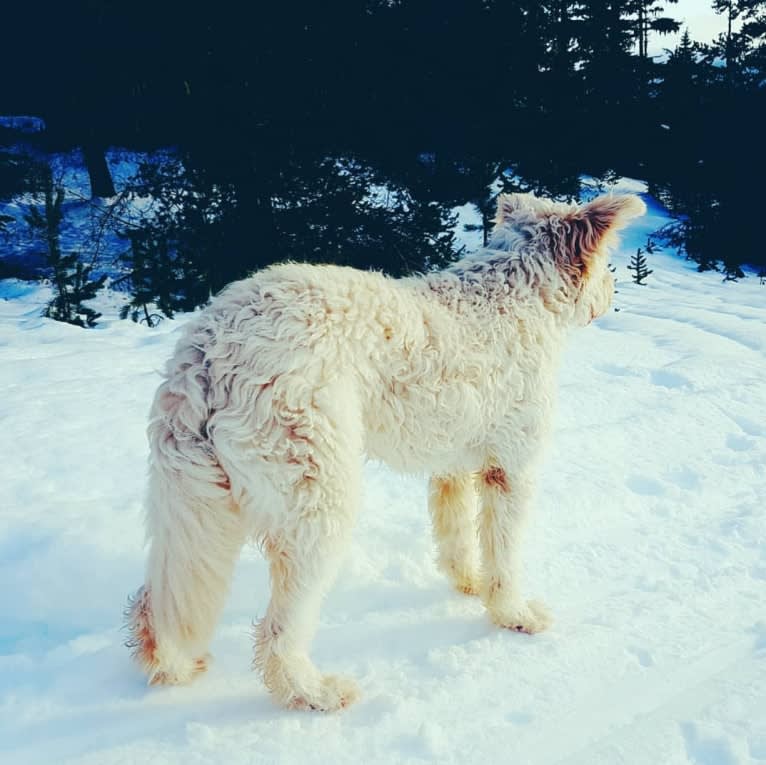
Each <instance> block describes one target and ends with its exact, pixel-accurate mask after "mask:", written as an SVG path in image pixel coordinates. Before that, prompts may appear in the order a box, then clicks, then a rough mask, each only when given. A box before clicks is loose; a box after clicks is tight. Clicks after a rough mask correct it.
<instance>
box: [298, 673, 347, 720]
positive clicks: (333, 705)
mask: <svg viewBox="0 0 766 765" xmlns="http://www.w3.org/2000/svg"><path fill="white" fill-rule="evenodd" d="M358 698H359V688H358V687H357V685H356V683H355V682H354V681H353V680H352V679H351V678H349V677H344V676H343V675H324V676H323V677H322V681H321V683H320V686H319V689H318V690H317V691H316V692H315V693H311V694H308V693H304V694H302V695H300V696H293V697H292V698H291V699H290V700H289V701H288V704H287V706H288V707H289V708H290V709H302V710H307V711H312V712H337V711H338V710H339V709H345V708H346V707H349V706H351V704H353V703H354V702H355V701H356V700H357V699H358Z"/></svg>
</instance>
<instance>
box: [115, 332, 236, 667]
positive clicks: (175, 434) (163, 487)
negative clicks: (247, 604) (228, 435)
mask: <svg viewBox="0 0 766 765" xmlns="http://www.w3.org/2000/svg"><path fill="white" fill-rule="evenodd" d="M208 385H209V381H208V374H207V369H206V367H205V363H204V354H203V352H202V351H201V350H200V349H199V348H198V347H196V346H194V345H192V344H187V343H182V344H181V345H179V347H178V348H177V350H176V352H175V355H174V358H173V360H172V361H171V366H170V367H169V369H168V373H167V375H166V380H165V381H164V382H163V383H162V385H160V387H159V389H158V390H157V393H156V395H155V399H154V403H153V406H152V411H151V418H150V423H149V428H148V435H149V443H150V449H151V456H150V467H149V486H148V492H147V497H146V533H147V539H148V541H149V544H150V549H149V556H148V561H147V567H146V578H145V585H144V587H143V588H142V589H141V590H139V592H138V594H137V595H136V597H135V598H134V599H133V601H132V602H131V604H130V605H129V608H128V612H127V614H126V616H127V626H128V629H129V631H130V637H129V640H128V644H129V645H130V647H132V648H133V651H134V655H135V656H136V658H137V659H138V661H139V663H140V664H141V665H142V667H143V669H144V670H145V671H146V672H147V674H148V675H149V679H150V682H184V681H186V680H188V679H190V677H191V675H193V674H194V672H196V671H199V668H198V665H199V661H200V658H199V657H200V655H204V652H205V649H206V647H207V644H208V642H209V640H210V638H211V636H212V632H213V629H214V627H215V623H216V621H217V619H218V615H219V613H220V610H221V607H222V605H223V600H224V597H225V594H226V590H227V587H228V582H229V580H230V578H231V573H232V569H233V566H234V562H235V560H236V558H237V556H238V554H239V550H240V547H241V544H242V537H243V534H242V518H241V514H240V513H239V511H238V508H237V507H236V505H235V503H234V501H233V499H232V496H231V487H230V483H229V479H228V476H227V475H226V473H225V471H224V470H223V469H222V468H221V466H220V464H219V463H218V460H217V459H216V456H215V452H214V449H213V447H212V445H211V443H210V440H209V438H208V436H207V432H206V427H207V420H208V417H209V414H210V408H209V404H208Z"/></svg>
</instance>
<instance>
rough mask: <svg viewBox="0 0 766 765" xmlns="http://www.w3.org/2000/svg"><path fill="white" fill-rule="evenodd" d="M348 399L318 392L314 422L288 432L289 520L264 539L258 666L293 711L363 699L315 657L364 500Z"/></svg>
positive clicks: (282, 475) (357, 426)
mask: <svg viewBox="0 0 766 765" xmlns="http://www.w3.org/2000/svg"><path fill="white" fill-rule="evenodd" d="M322 398H324V400H321V399H322ZM348 399H349V396H348V395H335V396H333V397H321V396H320V394H319V393H315V394H314V401H315V402H316V406H315V408H314V409H313V411H312V416H311V420H310V421H309V420H306V422H302V423H301V424H299V425H294V426H293V427H291V428H290V435H289V438H292V439H294V440H295V442H296V444H295V450H294V452H293V454H292V455H291V456H290V457H289V458H288V460H287V462H286V464H283V465H281V466H279V468H278V471H277V473H276V476H277V477H278V478H279V479H286V480H287V483H288V485H289V486H290V488H289V490H288V491H287V492H286V493H285V502H286V506H285V521H284V523H283V524H280V526H279V528H274V529H272V530H271V531H270V532H267V533H266V534H265V536H264V540H263V547H264V551H265V553H266V555H267V557H268V560H269V564H270V573H271V601H270V603H269V606H268V608H267V610H266V614H265V616H264V617H263V619H262V620H261V621H260V622H259V623H258V625H257V627H256V630H255V661H254V666H255V668H256V669H257V670H259V671H260V672H261V673H262V676H263V679H264V682H265V684H266V687H267V688H268V689H269V691H270V692H271V694H272V695H273V697H274V698H275V700H276V701H277V702H278V703H280V704H282V705H284V706H287V707H290V708H293V709H311V710H317V711H326V712H329V711H333V710H337V709H341V708H343V707H346V706H348V705H349V704H351V703H352V702H353V701H354V700H355V699H356V697H357V696H358V691H357V688H356V684H355V683H354V682H353V681H352V680H350V679H348V678H345V677H341V676H335V675H324V674H322V673H321V672H320V671H319V670H318V669H317V668H316V667H315V666H314V664H313V663H312V661H311V659H310V658H309V647H310V644H311V641H312V638H313V636H314V633H315V631H316V627H317V623H318V621H319V609H320V605H321V601H322V598H323V596H324V594H325V592H326V591H327V589H328V588H329V587H330V585H331V584H332V581H333V579H334V578H335V574H336V572H337V568H338V565H339V563H340V562H341V560H342V554H343V551H344V549H345V547H346V544H347V543H348V541H349V539H350V536H351V531H352V526H353V522H354V519H355V517H356V511H357V506H358V502H359V494H360V491H359V488H360V483H361V423H360V422H355V421H354V418H355V417H357V418H358V410H356V409H355V408H354V407H353V405H349V401H348ZM272 466H273V463H272ZM283 485H284V484H283Z"/></svg>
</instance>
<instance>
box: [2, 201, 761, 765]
mask: <svg viewBox="0 0 766 765" xmlns="http://www.w3.org/2000/svg"><path fill="white" fill-rule="evenodd" d="M647 201H649V202H650V205H651V200H647ZM663 221H664V218H663V215H662V211H661V210H659V209H658V208H657V207H656V205H654V206H651V208H650V215H649V216H647V217H646V218H644V219H642V220H641V221H639V222H638V223H637V224H636V225H635V226H634V227H633V228H632V229H630V230H629V231H628V232H627V233H626V235H625V236H624V237H623V242H624V243H623V247H622V249H621V251H620V253H618V254H617V255H616V256H615V257H614V258H613V262H614V264H615V265H616V266H617V276H618V277H619V279H620V281H619V284H618V289H619V293H618V294H617V296H616V306H617V307H619V309H620V310H619V312H610V313H609V314H608V315H607V316H606V317H604V318H603V319H601V320H600V321H598V322H597V323H595V324H594V325H592V326H591V327H589V328H587V329H583V330H580V331H578V332H576V333H574V334H573V336H572V338H571V341H570V343H569V346H568V349H567V352H566V355H565V358H564V362H563V365H562V369H561V374H560V397H559V407H558V416H557V428H556V432H555V434H554V438H553V440H552V445H551V449H550V451H549V454H548V459H547V461H546V464H545V469H544V471H543V474H542V476H541V480H540V490H539V493H538V499H537V512H536V515H535V519H534V522H533V524H532V527H531V529H530V533H529V537H528V541H527V544H526V548H525V552H526V556H525V557H526V561H527V571H528V582H527V591H528V593H529V595H530V596H535V597H539V598H541V599H543V600H544V601H545V602H546V603H547V604H548V606H549V607H550V608H551V610H552V612H553V614H554V617H555V623H554V626H553V628H552V629H551V631H549V632H547V633H543V634H541V635H538V636H534V637H530V636H527V635H519V634H513V633H510V632H507V631H501V630H498V629H497V628H495V627H493V626H492V625H491V624H490V622H489V620H488V619H487V618H486V616H485V615H484V613H483V610H482V607H481V605H480V604H479V602H478V601H477V600H476V599H473V598H469V597H466V596H463V595H459V594H457V593H455V592H453V591H452V590H451V589H450V588H449V586H448V584H447V582H446V580H445V579H444V578H443V577H442V576H441V575H440V574H439V573H438V572H437V570H436V568H435V565H434V562H433V559H434V555H433V549H432V544H431V538H430V529H429V524H428V515H427V511H426V496H425V481H424V479H423V478H422V477H401V476H396V475H393V474H392V473H390V472H389V471H388V470H387V469H385V468H383V467H381V466H378V465H369V466H368V467H367V469H366V474H365V492H366V493H365V498H364V507H363V508H362V512H361V514H360V521H359V524H358V527H357V530H356V535H355V539H354V544H353V546H352V548H351V550H350V552H349V555H348V557H347V559H346V561H345V564H344V568H343V571H342V575H341V577H340V578H339V580H338V583H337V585H336V586H335V588H334V589H333V591H332V593H331V594H330V595H329V597H328V598H327V601H326V604H325V607H324V609H323V612H322V623H321V627H320V629H319V632H318V635H317V639H316V641H315V644H314V654H315V657H316V659H317V662H318V664H319V665H320V666H321V667H323V668H325V669H327V670H328V671H332V670H334V671H338V672H343V673H346V674H350V675H353V676H354V677H355V678H356V679H357V680H358V682H359V685H360V687H361V689H362V693H363V697H362V699H361V701H360V702H359V703H358V704H357V705H355V706H354V707H352V708H351V709H349V710H347V711H346V712H344V713H342V714H337V715H330V716H323V715H318V714H307V713H298V712H286V711H283V710H281V709H279V708H277V707H275V706H274V705H273V704H272V702H271V701H270V699H269V698H268V696H267V694H266V692H265V690H264V688H263V686H262V684H261V683H260V681H259V680H258V678H257V677H256V676H255V675H254V674H253V673H252V672H251V671H250V661H251V651H252V642H251V639H250V636H249V633H250V631H251V622H252V621H253V620H254V619H255V618H258V617H259V616H260V615H262V614H263V612H264V610H265V607H266V602H267V597H268V588H267V569H266V565H265V563H264V561H263V560H262V558H261V556H260V554H259V553H258V552H257V550H255V549H250V548H248V549H246V550H245V551H244V552H243V555H242V560H241V562H240V565H239V568H238V570H237V575H236V579H235V582H234V585H233V588H232V592H231V597H230V598H229V602H228V605H227V608H226V611H225V613H224V617H223V620H222V623H221V625H220V628H219V630H218V633H217V636H216V638H215V641H214V644H213V653H214V655H215V662H214V663H213V664H212V666H211V668H210V670H209V672H208V673H207V674H206V675H204V676H202V677H201V678H200V679H199V680H197V681H196V682H195V683H194V684H193V685H191V686H189V687H182V688H163V689H157V688H147V687H146V685H145V681H144V679H143V678H142V677H141V676H140V675H139V673H138V671H137V669H136V668H135V667H134V666H133V665H132V663H131V662H130V661H129V655H128V651H127V650H126V649H125V648H124V647H123V646H122V642H123V640H124V635H123V633H121V631H120V620H121V611H122V608H123V606H124V604H125V600H126V596H127V594H128V593H129V592H131V591H133V590H135V588H136V587H137V586H138V585H139V584H140V583H141V578H142V566H143V549H142V543H143V539H142V528H141V497H142V492H143V485H144V473H145V460H146V451H147V450H146V444H145V437H144V427H145V419H146V413H147V410H148V407H149V402H150V399H151V396H152V394H153V391H154V388H155V387H156V385H157V383H158V379H159V378H158V375H157V373H156V371H155V370H157V369H158V368H160V366H161V365H162V364H163V362H164V360H165V358H166V357H167V356H168V355H169V353H170V350H171V347H172V345H173V343H174V342H175V339H176V337H177V334H178V331H179V328H180V326H181V325H182V323H183V321H184V320H183V318H180V319H178V320H177V321H165V322H163V323H162V324H161V325H160V327H159V328H158V329H155V330H149V329H147V328H145V327H142V326H138V325H135V324H132V323H130V322H126V321H119V320H118V319H117V318H116V311H117V303H116V301H117V300H118V297H117V296H115V297H114V301H115V302H114V303H112V302H111V300H112V299H111V298H110V297H109V296H105V297H104V298H103V300H102V303H101V305H100V306H99V308H100V309H101V310H103V311H104V317H103V318H102V319H101V320H100V323H99V328H98V329H96V330H90V331H87V330H82V329H79V328H76V327H72V326H68V325H64V324H58V323H55V322H53V321H49V320H47V319H42V318H40V315H39V314H40V307H41V305H42V303H43V302H44V300H45V298H46V294H47V293H46V291H45V288H39V287H32V286H28V285H26V284H24V283H21V282H15V281H5V282H0V383H1V384H2V388H1V389H2V397H0V423H1V425H0V427H1V433H2V439H3V444H4V447H3V454H4V459H3V460H2V461H0V485H1V486H2V500H0V502H1V503H2V505H1V506H2V511H1V512H0V582H2V588H0V614H2V617H0V762H2V763H8V764H9V765H23V764H24V763H46V765H48V764H50V763H82V764H83V765H84V764H85V763H88V764H91V765H112V764H116V763H152V765H170V764H172V765H187V764H190V763H195V765H201V764H203V763H222V764H226V765H239V764H240V763H259V764H262V763H286V764H287V765H292V764H293V763H295V764H296V765H297V764H298V763H301V765H303V764H308V763H328V762H332V763H428V762H433V763H459V764H460V765H462V764H464V763H488V764H489V763H514V764H515V765H521V764H522V763H531V764H533V765H549V764H552V763H570V764H573V763H578V764H581V765H596V764H598V763H605V764H606V763H609V764H614V763H630V764H636V765H639V764H640V765H643V764H647V765H648V764H650V763H651V764H655V763H657V764H662V765H675V764H678V765H682V764H685V763H695V764H696V765H733V764H734V763H738V764H742V763H758V762H762V763H766V287H764V286H761V285H759V282H758V279H757V278H755V277H751V278H749V279H746V280H744V281H742V282H740V283H736V284H724V283H722V281H721V277H720V275H718V274H702V275H699V274H697V273H695V272H694V270H693V267H692V266H691V265H690V264H687V263H685V262H684V261H682V260H680V259H679V258H677V257H674V256H671V255H669V254H661V253H660V254H655V255H653V256H650V267H651V268H653V269H654V273H653V274H652V275H651V276H650V277H649V279H648V283H647V285H646V286H643V287H639V286H635V285H633V284H631V283H630V281H629V273H628V272H627V270H626V264H627V261H628V258H629V255H630V254H631V253H632V252H635V248H636V247H637V246H638V245H639V244H643V243H644V241H645V238H646V235H647V233H649V232H650V231H651V230H652V229H654V228H656V227H657V226H658V225H660V224H661V223H662V222H663Z"/></svg>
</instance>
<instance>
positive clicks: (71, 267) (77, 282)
mask: <svg viewBox="0 0 766 765" xmlns="http://www.w3.org/2000/svg"><path fill="white" fill-rule="evenodd" d="M44 185H45V188H44V205H43V211H42V212H41V211H40V210H38V209H37V208H36V207H32V208H31V210H30V212H29V213H28V214H26V215H25V216H24V218H25V220H26V222H27V224H28V225H29V227H30V229H31V230H32V232H33V233H34V234H35V235H36V236H39V237H41V238H42V239H43V240H44V242H45V246H46V261H47V264H48V268H49V270H50V273H51V285H52V286H53V293H54V294H53V298H52V299H51V300H50V301H49V302H48V304H47V305H46V307H45V309H44V310H43V315H44V316H47V317H48V318H49V319H55V320H56V321H62V322H65V323H67V324H74V325H76V326H78V327H94V326H95V325H96V320H97V319H98V318H99V316H101V314H100V313H98V312H97V311H95V310H93V309H92V308H90V307H89V306H86V305H84V301H85V300H92V299H93V298H94V297H96V294H97V292H98V291H99V290H100V289H101V288H102V287H103V286H104V284H105V282H106V276H105V275H104V276H100V277H97V278H94V277H93V264H92V263H91V264H85V263H83V262H82V260H81V259H80V255H79V253H76V252H73V253H70V254H69V255H63V254H62V252H61V236H60V226H61V221H62V219H63V211H62V205H63V202H64V188H63V187H62V186H56V185H55V184H54V182H53V177H52V175H51V174H50V172H48V174H47V176H46V179H45V181H44Z"/></svg>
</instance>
